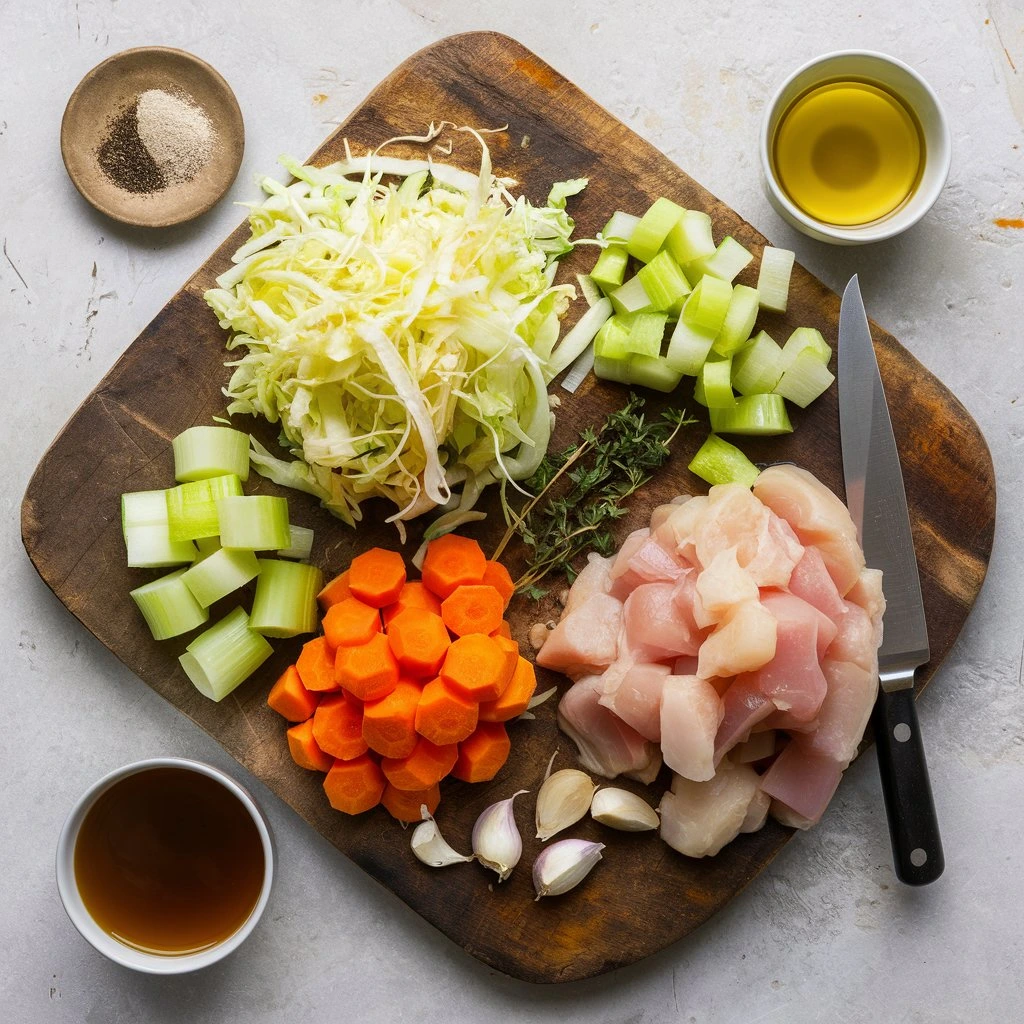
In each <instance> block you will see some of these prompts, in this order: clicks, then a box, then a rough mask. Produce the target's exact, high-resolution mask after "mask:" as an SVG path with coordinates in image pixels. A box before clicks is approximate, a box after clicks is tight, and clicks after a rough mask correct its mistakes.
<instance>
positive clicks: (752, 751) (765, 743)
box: [732, 729, 776, 764]
mask: <svg viewBox="0 0 1024 1024" xmlns="http://www.w3.org/2000/svg"><path fill="white" fill-rule="evenodd" d="M775 744H776V733H775V730H774V729H767V730H765V731H764V732H752V733H751V734H750V739H749V740H745V741H744V742H743V743H737V744H736V746H735V747H734V748H733V751H732V759H733V760H734V761H735V762H736V763H737V764H751V763H752V762H754V761H761V760H763V759H764V758H766V757H771V756H772V754H774V753H775Z"/></svg>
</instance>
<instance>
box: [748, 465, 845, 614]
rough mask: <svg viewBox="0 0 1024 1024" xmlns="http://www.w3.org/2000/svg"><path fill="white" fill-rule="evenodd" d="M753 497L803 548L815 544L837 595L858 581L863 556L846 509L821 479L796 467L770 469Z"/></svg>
mask: <svg viewBox="0 0 1024 1024" xmlns="http://www.w3.org/2000/svg"><path fill="white" fill-rule="evenodd" d="M753 493H754V495H755V496H756V497H758V498H760V499H761V501H763V502H764V504H765V505H767V506H768V507H769V508H770V509H771V510H772V511H773V512H775V513H776V514H777V515H779V516H781V517H782V518H783V519H785V520H786V522H788V523H789V525H790V526H791V527H793V530H794V531H795V533H796V535H797V537H798V538H799V540H800V543H801V544H803V545H804V546H808V545H811V544H813V545H815V546H817V547H818V549H819V550H820V552H821V556H822V558H823V559H824V560H825V565H826V566H827V567H828V571H829V575H830V576H831V577H832V579H833V581H834V582H835V585H836V587H837V589H838V590H839V593H840V594H841V595H845V594H846V592H847V591H848V590H849V589H850V588H851V587H852V586H853V585H854V584H855V583H856V582H857V578H858V576H859V575H860V571H861V569H863V568H864V553H863V552H862V551H861V549H860V544H858V543H857V528H856V527H855V526H854V525H853V520H852V519H851V518H850V513H849V511H848V510H847V508H846V506H845V505H844V504H843V503H842V502H841V501H840V500H839V499H838V498H837V497H836V496H835V495H834V494H833V493H832V492H831V491H830V490H829V489H828V488H827V487H826V486H825V485H824V484H823V483H821V481H820V480H818V479H817V478H816V477H814V476H813V475H812V474H810V473H808V472H807V470H805V469H799V468H797V467H796V466H770V467H769V468H768V469H766V470H764V472H763V473H761V475H760V476H759V477H758V478H757V480H756V481H755V482H754V492H753Z"/></svg>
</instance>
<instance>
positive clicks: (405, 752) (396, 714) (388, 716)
mask: <svg viewBox="0 0 1024 1024" xmlns="http://www.w3.org/2000/svg"><path fill="white" fill-rule="evenodd" d="M419 700H420V687H419V684H418V683H414V682H411V681H410V680H408V679H400V680H399V681H398V685H397V686H396V687H395V688H394V689H393V690H392V691H391V692H390V693H389V694H388V695H387V696H386V697H381V699H380V700H373V701H367V703H366V704H365V705H363V739H364V740H366V742H367V743H368V744H369V747H370V749H371V750H373V751H374V752H376V753H378V754H382V755H383V756H384V757H408V756H409V755H410V754H411V753H412V752H413V749H414V748H415V746H416V740H417V738H418V737H417V736H416V707H417V705H418V704H419Z"/></svg>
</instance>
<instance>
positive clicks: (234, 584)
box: [182, 548, 260, 608]
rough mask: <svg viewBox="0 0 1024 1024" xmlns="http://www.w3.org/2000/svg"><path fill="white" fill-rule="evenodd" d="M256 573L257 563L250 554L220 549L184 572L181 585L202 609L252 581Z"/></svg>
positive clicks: (257, 570)
mask: <svg viewBox="0 0 1024 1024" xmlns="http://www.w3.org/2000/svg"><path fill="white" fill-rule="evenodd" d="M259 571H260V566H259V562H258V560H257V558H256V556H255V555H254V554H253V553H252V552H251V551H232V550H230V549H229V548H221V549H220V550H219V551H214V552H213V554H211V555H208V556H207V557H206V558H204V559H203V560H202V561H201V562H196V564H195V565H193V566H192V568H191V569H188V570H186V572H185V575H184V577H183V578H182V582H183V583H184V584H185V586H186V587H188V589H189V590H190V591H191V592H192V596H193V597H194V598H195V599H196V600H197V601H198V602H199V603H200V604H201V605H202V606H203V607H204V608H209V607H210V605H211V604H213V603H214V602H215V601H219V600H220V599H221V598H222V597H227V595H228V594H230V593H231V592H232V591H235V590H238V588H239V587H244V586H245V584H246V583H248V582H249V580H251V579H255V578H256V576H257V575H259Z"/></svg>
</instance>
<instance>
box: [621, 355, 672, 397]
mask: <svg viewBox="0 0 1024 1024" xmlns="http://www.w3.org/2000/svg"><path fill="white" fill-rule="evenodd" d="M626 376H627V377H628V378H629V379H628V380H627V381H626V383H628V384H638V385H640V387H645V388H650V389H651V390H652V391H663V392H666V393H667V392H669V391H675V389H676V388H677V387H679V381H680V380H682V376H683V375H682V374H681V373H679V372H678V371H676V370H673V369H672V367H671V366H669V364H668V360H667V359H663V358H661V357H660V356H639V355H636V356H630V357H629V362H628V364H627V366H626Z"/></svg>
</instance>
